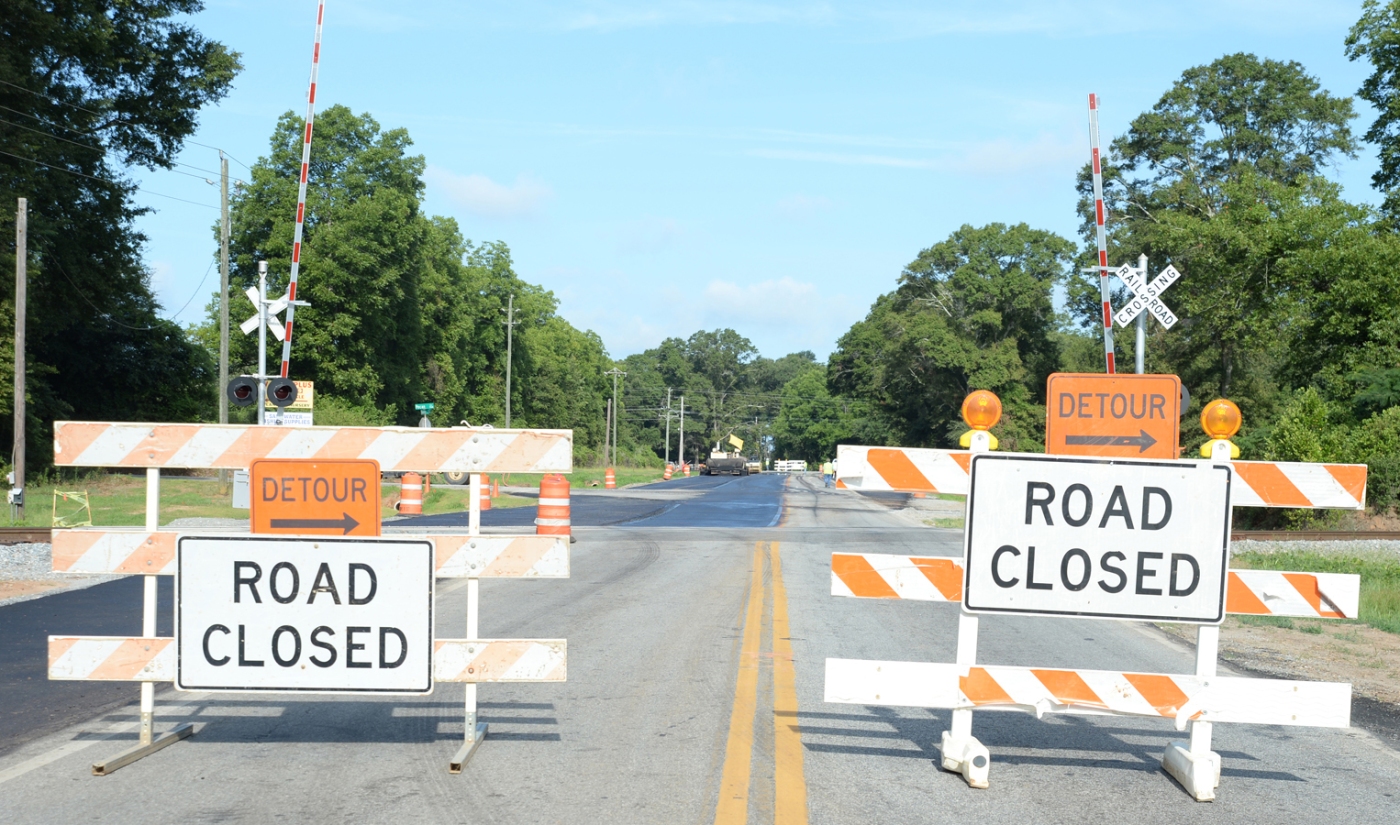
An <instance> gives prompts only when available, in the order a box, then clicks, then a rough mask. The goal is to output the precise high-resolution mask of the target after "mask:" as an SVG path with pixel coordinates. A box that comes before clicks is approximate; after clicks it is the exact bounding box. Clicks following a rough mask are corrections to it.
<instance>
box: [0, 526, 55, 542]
mask: <svg viewBox="0 0 1400 825" xmlns="http://www.w3.org/2000/svg"><path fill="white" fill-rule="evenodd" d="M52 536H53V531H52V530H50V529H49V528H47V527H0V544H28V543H44V544H47V543H48V542H49V541H51V540H52Z"/></svg>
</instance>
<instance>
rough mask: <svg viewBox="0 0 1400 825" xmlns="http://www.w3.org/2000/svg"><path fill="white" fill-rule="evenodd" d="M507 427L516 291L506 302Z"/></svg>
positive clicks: (507, 426) (508, 424)
mask: <svg viewBox="0 0 1400 825" xmlns="http://www.w3.org/2000/svg"><path fill="white" fill-rule="evenodd" d="M506 307H507V309H506V320H505V321H504V322H503V323H505V325H506V429H507V430H509V429H510V363H511V361H512V360H514V359H513V357H512V353H513V349H514V343H515V293H514V292H512V293H511V294H510V299H509V301H508V302H507V304H506Z"/></svg>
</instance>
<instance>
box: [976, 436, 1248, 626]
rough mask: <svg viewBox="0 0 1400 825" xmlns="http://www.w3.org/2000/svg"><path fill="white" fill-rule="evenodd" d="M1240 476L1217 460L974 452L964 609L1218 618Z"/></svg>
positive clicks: (1200, 621)
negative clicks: (1233, 490) (1234, 484)
mask: <svg viewBox="0 0 1400 825" xmlns="http://www.w3.org/2000/svg"><path fill="white" fill-rule="evenodd" d="M1231 477H1232V474H1231V470H1230V467H1229V466H1228V465H1216V464H1211V463H1209V462H1185V461H1172V462H1166V461H1125V460H1123V459H1093V458H1082V459H1074V458H1052V457H1049V456H1030V455H1015V454H1001V455H998V454H994V453H984V454H979V455H974V456H973V458H972V481H971V485H972V487H971V495H970V496H969V498H968V510H967V528H966V530H965V532H964V544H965V549H964V556H963V558H964V560H965V565H964V566H965V570H966V574H965V578H964V583H963V607H964V608H965V609H966V610H968V611H971V612H974V613H1024V614H1033V615H1041V616H1078V617H1084V618H1101V619H1109V618H1111V619H1141V620H1155V621H1168V622H1190V623H1196V624H1217V623H1219V622H1220V620H1221V619H1223V618H1224V616H1225V586H1226V569H1225V568H1226V560H1227V558H1228V556H1229V547H1230V481H1231ZM1008 511H1009V512H1008Z"/></svg>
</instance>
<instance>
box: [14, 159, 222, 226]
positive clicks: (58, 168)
mask: <svg viewBox="0 0 1400 825" xmlns="http://www.w3.org/2000/svg"><path fill="white" fill-rule="evenodd" d="M0 155H9V156H10V157H12V158H16V159H18V160H27V161H29V162H30V163H37V164H38V165H40V166H43V167H46V168H48V169H52V170H54V171H55V172H67V173H68V174H70V175H77V176H78V177H80V178H87V179H89V180H95V181H97V182H98V183H105V184H107V185H108V186H115V187H118V188H120V187H121V184H119V183H117V182H116V181H113V180H108V179H107V178H99V177H97V176H96V175H89V174H86V173H84V172H75V171H73V170H72V169H65V168H63V167H62V166H54V165H53V164H51V163H44V162H43V161H42V160H35V159H34V158H29V157H25V156H24V155H16V154H15V153H13V152H6V151H5V150H4V149H0ZM131 188H132V189H135V190H136V191H138V192H144V193H145V194H147V195H156V196H158V197H162V198H169V199H170V200H173V201H179V202H181V203H188V204H190V205H191V206H202V207H204V208H205V209H213V210H214V211H216V212H217V211H218V210H219V207H217V206H211V205H210V204H207V203H200V202H199V201H192V200H187V199H186V198H177V197H175V196H174V195H167V194H165V193H163V192H153V191H151V190H150V189H146V188H144V187H141V186H137V185H134V184H133V185H132V187H131Z"/></svg>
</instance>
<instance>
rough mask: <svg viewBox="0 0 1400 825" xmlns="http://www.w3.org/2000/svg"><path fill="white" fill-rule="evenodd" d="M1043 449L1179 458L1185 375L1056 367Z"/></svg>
mask: <svg viewBox="0 0 1400 825" xmlns="http://www.w3.org/2000/svg"><path fill="white" fill-rule="evenodd" d="M1046 393H1047V396H1046V404H1045V407H1046V409H1045V451H1046V452H1047V453H1051V454H1054V455H1092V456H1123V457H1125V458H1172V459H1174V458H1176V457H1177V456H1178V454H1179V453H1180V450H1179V449H1178V444H1179V442H1180V423H1179V422H1180V419H1181V379H1179V378H1177V377H1176V376H1175V375H1105V374H1099V373H1062V372H1057V373H1055V374H1054V375H1051V376H1050V379H1049V381H1047V382H1046Z"/></svg>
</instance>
